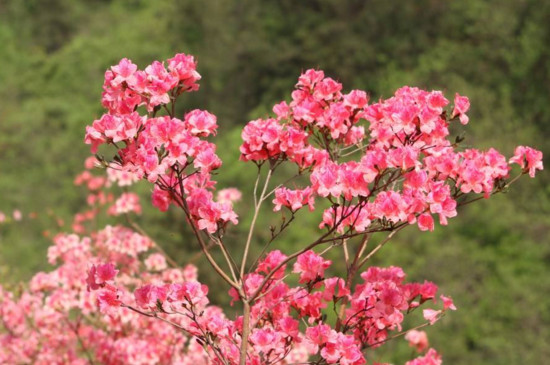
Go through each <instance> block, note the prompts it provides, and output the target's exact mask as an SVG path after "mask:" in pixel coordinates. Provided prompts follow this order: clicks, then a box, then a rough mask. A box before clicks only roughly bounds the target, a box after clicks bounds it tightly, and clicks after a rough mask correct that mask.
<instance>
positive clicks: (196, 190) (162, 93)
mask: <svg viewBox="0 0 550 365" xmlns="http://www.w3.org/2000/svg"><path fill="white" fill-rule="evenodd" d="M166 63H167V68H166V67H165V65H164V63H161V62H158V61H155V62H153V63H152V64H151V65H149V66H147V67H146V68H145V70H144V71H140V70H138V69H137V66H136V65H134V64H133V63H132V62H131V61H130V60H128V59H123V60H121V61H120V63H119V64H118V65H116V66H113V67H111V69H110V70H109V71H107V72H106V74H105V84H104V93H103V105H104V106H105V107H106V108H107V111H108V113H107V114H104V115H103V116H102V117H101V118H100V119H98V120H96V121H94V122H93V124H92V125H91V126H88V127H87V128H86V138H85V141H86V143H88V144H91V145H92V152H93V153H96V152H97V149H98V147H99V146H100V145H102V144H113V145H115V146H116V147H117V148H118V156H117V158H116V161H114V162H111V163H110V165H109V167H110V169H111V170H113V172H112V173H110V175H109V179H110V180H112V181H118V183H119V185H121V186H123V185H128V184H129V183H131V182H132V181H134V180H135V178H136V177H138V178H146V179H147V180H149V181H150V182H152V183H154V184H155V189H154V191H153V204H154V205H155V206H157V207H158V208H159V209H160V210H162V211H165V210H167V209H168V207H169V206H170V204H171V203H174V204H176V205H179V206H180V207H182V208H184V209H186V211H187V213H188V214H189V216H190V218H191V219H192V220H193V221H194V222H195V223H196V224H197V226H199V229H205V230H207V231H208V232H209V233H214V232H216V231H217V230H218V229H220V228H223V227H224V226H225V225H226V223H227V222H232V223H234V224H236V223H237V215H236V214H235V213H234V212H233V209H232V205H231V204H229V203H228V202H225V201H224V202H220V201H218V202H216V201H215V200H214V199H213V194H212V191H211V190H212V189H213V187H214V185H215V182H213V181H211V179H210V178H211V174H210V173H211V172H212V171H213V170H216V169H218V168H219V167H220V166H221V160H220V159H219V157H218V156H217V155H216V146H215V145H214V144H213V143H210V142H208V141H207V140H206V138H207V137H209V136H211V135H215V134H216V129H217V121H216V117H215V116H214V115H213V114H211V113H209V112H207V111H203V110H192V111H190V112H188V113H186V114H185V116H184V118H183V120H182V119H178V118H176V117H175V116H174V113H173V111H172V112H170V113H169V115H165V116H159V117H155V115H156V113H157V112H158V110H159V109H160V108H161V107H163V106H164V107H165V108H166V110H168V108H167V107H166V106H167V105H168V104H170V103H174V102H175V100H176V98H177V97H178V96H179V95H180V94H182V93H184V92H190V91H195V90H197V89H198V84H196V82H197V81H198V80H199V79H200V75H199V74H198V73H197V71H196V63H195V61H194V59H193V57H192V56H186V55H184V54H177V55H176V56H174V57H173V58H171V59H169V60H167V61H166ZM142 105H144V106H145V107H146V111H147V112H148V113H147V115H140V114H139V112H138V111H137V110H138V107H140V106H142ZM172 105H173V104H172ZM119 144H122V146H120V145H119ZM115 171H120V172H115ZM184 195H186V197H184ZM128 198H129V197H128V196H126V197H125V199H123V200H119V201H117V203H115V206H114V208H113V210H112V212H113V214H121V213H126V212H128V211H136V212H139V210H140V209H139V207H138V206H136V205H135V204H134V203H133V202H132V201H130V200H129V199H128ZM187 205H188V206H189V207H188V208H187V207H186V206H187Z"/></svg>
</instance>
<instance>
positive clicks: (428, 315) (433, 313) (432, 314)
mask: <svg viewBox="0 0 550 365" xmlns="http://www.w3.org/2000/svg"><path fill="white" fill-rule="evenodd" d="M440 314H441V311H440V310H434V309H424V310H423V311H422V315H423V316H424V319H425V320H426V321H428V322H430V325H433V324H434V323H435V322H437V320H438V319H439V315H440Z"/></svg>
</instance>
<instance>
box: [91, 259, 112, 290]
mask: <svg viewBox="0 0 550 365" xmlns="http://www.w3.org/2000/svg"><path fill="white" fill-rule="evenodd" d="M117 273H118V270H116V269H115V265H113V264H112V263H107V264H100V265H92V266H91V267H90V269H89V270H88V277H87V279H86V283H87V284H88V291H90V290H97V289H99V288H100V287H104V286H105V284H106V283H107V282H109V281H111V280H114V278H115V276H116V274H117Z"/></svg>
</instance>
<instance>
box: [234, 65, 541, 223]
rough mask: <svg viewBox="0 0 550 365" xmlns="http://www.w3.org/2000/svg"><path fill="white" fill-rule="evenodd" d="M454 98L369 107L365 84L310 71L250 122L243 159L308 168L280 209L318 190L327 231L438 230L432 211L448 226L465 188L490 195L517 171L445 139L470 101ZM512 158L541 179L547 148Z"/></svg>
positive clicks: (279, 198) (408, 98) (401, 93)
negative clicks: (347, 86)
mask: <svg viewBox="0 0 550 365" xmlns="http://www.w3.org/2000/svg"><path fill="white" fill-rule="evenodd" d="M448 104H449V101H448V100H447V99H446V98H445V97H444V95H443V93H442V92H440V91H424V90H420V89H418V88H412V87H403V88H401V89H399V90H397V92H396V93H395V95H394V96H393V97H391V98H389V99H386V100H380V101H378V102H376V103H374V104H370V105H369V104H368V98H367V96H366V93H365V92H364V91H360V90H353V91H351V92H350V93H348V94H342V85H341V84H339V83H338V82H336V81H334V80H333V79H331V78H326V77H325V76H324V74H323V72H322V71H315V70H308V71H306V72H304V73H303V74H302V75H301V76H300V78H299V80H298V83H297V84H296V89H295V90H294V91H293V92H292V101H291V102H290V104H287V103H285V102H282V103H280V104H277V105H276V106H275V107H274V108H273V110H274V112H275V114H276V118H268V119H265V120H264V119H258V120H254V121H251V122H249V123H248V124H247V125H246V126H245V128H244V130H243V133H242V138H243V144H242V145H241V159H242V160H244V161H254V162H255V163H256V164H262V163H263V162H265V161H270V164H271V166H277V165H278V164H279V163H281V162H282V161H289V162H291V163H294V164H296V165H297V166H298V168H299V171H300V174H304V173H309V179H310V185H309V186H306V187H304V188H302V189H294V190H291V189H289V188H287V187H284V186H282V187H280V188H278V189H277V190H276V191H275V199H274V200H273V203H274V204H275V208H274V210H276V211H277V210H280V209H281V207H283V206H284V207H287V208H288V209H289V210H290V211H292V212H295V211H297V210H298V209H300V208H301V207H303V206H304V205H306V204H307V205H308V206H309V208H310V209H313V207H314V204H315V197H320V198H324V199H326V200H328V201H329V202H330V204H331V205H332V206H331V207H330V208H328V209H326V210H325V212H324V214H323V221H322V222H321V224H320V227H321V228H324V227H326V228H328V229H329V230H331V229H333V230H336V231H338V232H340V233H343V232H345V231H347V232H351V231H356V232H365V231H368V230H371V229H376V228H377V227H378V228H379V227H385V226H387V225H388V224H390V225H393V226H395V225H397V224H401V223H404V224H405V223H406V224H415V223H416V224H418V226H419V228H420V230H423V231H426V230H429V231H431V230H433V229H434V218H433V216H434V215H436V216H438V217H439V222H440V223H441V224H443V225H445V224H447V219H448V218H451V217H454V216H456V207H457V204H459V202H460V201H463V200H464V199H463V198H462V196H463V195H464V194H466V193H470V192H473V193H478V194H479V193H483V194H484V196H485V197H489V196H490V195H491V194H493V193H494V192H496V191H499V189H501V188H502V186H504V183H503V181H504V179H506V178H507V177H508V176H509V172H510V167H509V164H508V162H507V160H506V158H505V157H504V156H503V155H501V154H500V153H499V152H498V151H496V150H495V149H493V148H491V149H489V150H488V151H486V152H483V151H479V150H476V149H468V150H464V151H457V149H456V147H457V144H456V143H451V142H450V141H449V140H448V139H447V137H448V135H449V124H450V123H451V121H452V120H453V119H455V118H458V119H459V120H460V121H461V122H462V124H466V123H467V122H468V117H467V115H466V113H467V112H468V109H469V107H470V103H469V100H468V98H467V97H465V96H460V95H459V94H456V95H455V99H454V108H453V110H452V113H451V112H450V111H447V110H446V109H445V108H446V107H447V106H448ZM364 122H366V123H364ZM363 123H364V125H362V124H363ZM510 163H518V164H519V165H521V167H522V168H524V169H526V171H529V174H530V175H531V176H534V174H535V171H536V170H540V169H542V154H541V153H540V152H539V151H536V150H534V149H531V148H529V147H518V149H517V150H516V154H515V156H514V157H513V158H512V159H510ZM461 198H462V199H461Z"/></svg>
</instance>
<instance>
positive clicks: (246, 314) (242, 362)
mask: <svg viewBox="0 0 550 365" xmlns="http://www.w3.org/2000/svg"><path fill="white" fill-rule="evenodd" d="M249 335H250V303H249V302H248V300H247V299H245V298H243V334H242V336H241V351H240V359H239V365H246V353H247V348H248V336H249Z"/></svg>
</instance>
